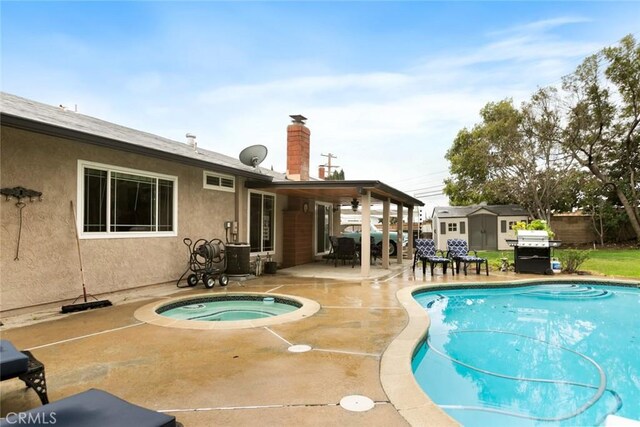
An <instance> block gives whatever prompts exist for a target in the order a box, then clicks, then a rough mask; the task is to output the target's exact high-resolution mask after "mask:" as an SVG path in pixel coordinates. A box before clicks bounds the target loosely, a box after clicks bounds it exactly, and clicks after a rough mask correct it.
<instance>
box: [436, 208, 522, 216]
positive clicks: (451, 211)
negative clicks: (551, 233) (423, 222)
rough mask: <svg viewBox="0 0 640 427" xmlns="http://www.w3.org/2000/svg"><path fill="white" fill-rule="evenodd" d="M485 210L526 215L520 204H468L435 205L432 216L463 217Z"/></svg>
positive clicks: (497, 213)
mask: <svg viewBox="0 0 640 427" xmlns="http://www.w3.org/2000/svg"><path fill="white" fill-rule="evenodd" d="M482 209H484V210H487V211H489V212H492V213H494V214H496V215H498V216H528V215H529V214H528V213H527V211H526V210H525V209H524V208H523V207H522V206H520V205H470V206H437V207H435V208H433V215H432V216H434V217H436V216H437V217H438V218H464V217H467V216H469V215H471V214H473V213H474V212H477V211H479V210H482Z"/></svg>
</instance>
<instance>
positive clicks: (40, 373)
mask: <svg viewBox="0 0 640 427" xmlns="http://www.w3.org/2000/svg"><path fill="white" fill-rule="evenodd" d="M16 377H17V378H20V379H21V380H22V381H23V382H24V383H25V384H26V385H27V387H31V388H32V389H33V390H34V391H35V392H36V393H37V394H38V397H39V398H40V401H41V402H42V404H43V405H44V404H47V403H49V397H48V396H47V381H46V379H45V376H44V365H43V364H42V363H41V362H40V361H39V360H38V359H36V358H35V357H34V355H33V354H31V352H29V351H18V350H17V349H16V348H15V346H14V345H13V344H12V343H11V341H8V340H0V380H2V381H4V380H8V379H11V378H16Z"/></svg>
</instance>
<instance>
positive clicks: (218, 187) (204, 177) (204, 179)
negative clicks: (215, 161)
mask: <svg viewBox="0 0 640 427" xmlns="http://www.w3.org/2000/svg"><path fill="white" fill-rule="evenodd" d="M208 176H213V177H216V178H219V179H220V181H222V180H223V179H230V180H231V181H232V182H233V188H229V187H224V186H222V182H221V183H220V185H211V184H207V177H208ZM202 188H204V189H206V190H217V191H226V192H229V193H235V192H236V178H235V177H234V176H233V175H225V174H222V173H218V172H211V171H202Z"/></svg>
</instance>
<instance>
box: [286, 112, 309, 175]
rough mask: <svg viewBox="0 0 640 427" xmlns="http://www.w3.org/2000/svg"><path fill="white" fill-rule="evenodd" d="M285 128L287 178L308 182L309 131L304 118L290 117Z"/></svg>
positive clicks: (298, 116) (299, 116)
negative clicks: (290, 119) (289, 121)
mask: <svg viewBox="0 0 640 427" xmlns="http://www.w3.org/2000/svg"><path fill="white" fill-rule="evenodd" d="M289 117H291V118H292V119H293V120H292V123H291V124H290V125H289V126H287V178H289V179H292V180H294V181H309V147H310V145H311V138H310V137H311V131H310V130H309V128H307V127H306V126H305V125H304V121H305V120H307V118H306V117H304V116H301V115H291V116H289Z"/></svg>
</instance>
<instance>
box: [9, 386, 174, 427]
mask: <svg viewBox="0 0 640 427" xmlns="http://www.w3.org/2000/svg"><path fill="white" fill-rule="evenodd" d="M45 424H47V425H48V424H51V425H55V426H56V427H85V426H91V427H113V426H136V427H175V426H179V425H180V424H179V423H176V417H174V416H172V415H166V414H162V413H160V412H156V411H152V410H150V409H146V408H143V407H141V406H137V405H134V404H132V403H129V402H127V401H126V400H123V399H120V398H119V397H116V396H114V395H112V394H110V393H107V392H106V391H102V390H98V389H95V388H92V389H89V390H87V391H84V392H82V393H78V394H74V395H73V396H69V397H66V398H64V399H61V400H58V401H56V402H54V403H49V404H47V405H43V406H39V407H37V408H34V409H31V410H29V411H25V412H20V413H10V414H9V415H7V417H6V418H5V419H3V420H1V421H0V427H8V426H13V425H20V426H25V425H29V426H35V425H45Z"/></svg>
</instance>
